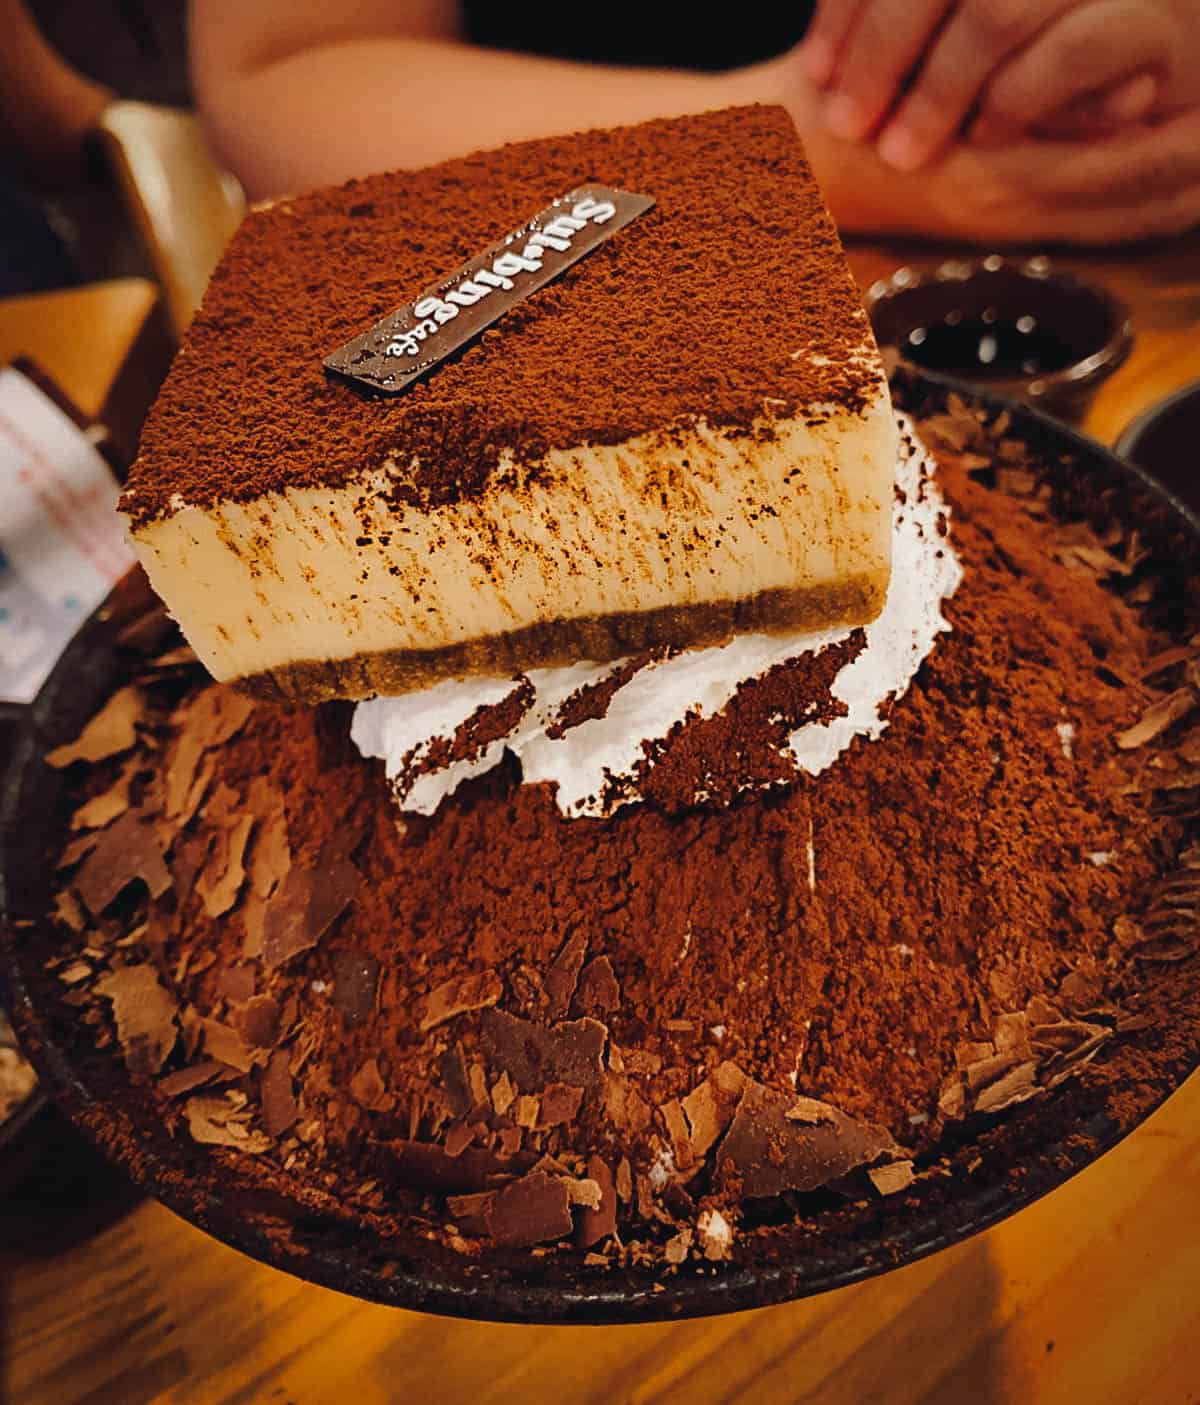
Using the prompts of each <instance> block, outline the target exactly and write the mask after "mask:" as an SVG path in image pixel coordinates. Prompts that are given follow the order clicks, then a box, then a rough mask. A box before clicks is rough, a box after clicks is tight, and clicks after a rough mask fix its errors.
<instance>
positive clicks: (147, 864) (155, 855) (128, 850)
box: [74, 810, 171, 916]
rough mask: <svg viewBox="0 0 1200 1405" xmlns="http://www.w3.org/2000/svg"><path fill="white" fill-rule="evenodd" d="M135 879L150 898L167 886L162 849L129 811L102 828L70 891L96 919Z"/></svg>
mask: <svg viewBox="0 0 1200 1405" xmlns="http://www.w3.org/2000/svg"><path fill="white" fill-rule="evenodd" d="M135 879H141V881H142V882H143V883H144V884H145V885H146V888H147V889H148V891H149V893H150V896H151V897H152V898H160V897H162V895H163V894H164V893H165V892H166V891H167V889H168V888H169V887H170V886H171V875H170V873H169V871H168V870H167V866H166V863H165V862H164V861H163V851H162V847H161V845H160V844H159V842H158V836H157V835H156V834H155V832H154V828H153V826H152V825H149V824H144V823H143V822H142V819H141V817H140V815H138V814H137V813H136V812H135V811H132V810H131V811H129V812H128V813H127V814H125V815H123V816H122V817H121V818H120V819H119V820H117V821H116V822H115V823H114V824H112V825H110V826H109V827H108V829H106V830H105V831H104V832H103V834H102V836H101V838H100V842H99V843H98V844H97V845H96V847H95V848H94V849H93V850H92V852H91V853H90V854H89V855H88V857H87V859H86V860H85V862H84V864H83V867H82V868H81V869H80V870H79V872H78V873H77V874H76V875H75V880H74V888H75V891H76V892H77V893H78V894H79V896H80V897H81V898H82V899H83V902H84V905H85V906H86V907H87V909H88V911H89V912H90V913H92V914H93V916H99V914H100V913H101V912H103V911H104V909H105V908H106V907H108V905H109V904H110V903H111V902H113V901H115V900H116V899H117V898H118V897H119V896H120V895H121V893H123V892H124V891H125V889H126V888H127V887H128V886H129V884H130V883H132V882H133V881H134V880H135Z"/></svg>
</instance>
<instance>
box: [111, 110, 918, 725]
mask: <svg viewBox="0 0 1200 1405" xmlns="http://www.w3.org/2000/svg"><path fill="white" fill-rule="evenodd" d="M596 191H600V192H601V193H602V194H601V196H600V197H597V196H596V195H595V192H596ZM606 191H607V192H610V193H612V194H613V196H614V201H613V202H609V201H608V200H607V199H606V198H605V196H604V194H603V192H606ZM621 201H626V202H629V201H632V202H633V205H632V206H630V207H629V208H630V209H633V210H634V211H635V212H634V213H632V214H630V213H628V210H626V211H625V213H624V214H621V215H619V216H617V217H614V216H613V215H612V214H610V213H609V211H616V210H617V209H618V206H619V205H620V204H621ZM622 208H624V207H622ZM539 211H540V212H542V214H541V216H540V217H538V216H537V212H539ZM606 225H611V226H612V227H611V228H609V229H605V228H604V226H606ZM585 245H586V246H587V247H586V249H584V246H585ZM556 259H557V260H559V263H560V264H561V266H562V271H561V273H558V274H557V275H556V274H555V267H556V265H555V260H556ZM547 278H549V280H550V281H547ZM489 299H490V300H491V301H490V302H489V301H488V300H489ZM397 310H399V311H398V312H397ZM268 312H269V313H270V314H271V315H264V314H266V313H268ZM499 313H503V315H497V314H499ZM391 314H396V316H395V317H392V318H391V320H390V322H388V323H384V324H383V328H382V332H381V335H382V337H383V340H382V341H379V342H378V347H377V349H378V351H379V356H377V357H376V358H375V363H377V364H384V365H386V364H389V363H387V361H386V358H387V357H389V356H394V357H396V358H397V365H398V366H400V365H402V364H403V365H405V366H414V367H415V368H416V369H415V371H414V373H413V375H412V376H411V377H408V378H406V379H405V380H404V383H403V384H402V385H401V384H400V379H399V378H396V379H395V380H394V381H393V382H392V383H389V378H388V377H387V376H383V377H380V376H376V377H375V379H374V380H372V379H371V378H370V377H369V376H367V377H365V378H364V379H359V380H356V379H355V375H354V370H355V366H356V365H357V364H359V362H361V361H363V360H364V358H365V360H370V359H371V358H370V356H367V355H366V354H365V353H364V356H363V357H360V358H359V361H356V360H355V358H354V355H353V354H350V355H347V356H346V357H343V359H342V360H341V361H340V362H339V361H338V360H337V357H336V355H335V353H337V351H338V349H339V347H343V344H345V343H347V342H350V343H351V347H350V348H349V351H350V352H351V353H352V352H353V347H354V346H355V345H357V344H358V343H356V342H355V341H354V339H356V338H358V339H359V342H362V341H364V340H368V339H369V338H366V337H364V334H369V333H370V332H371V329H372V328H373V327H375V326H376V324H379V323H380V319H382V318H388V317H389V316H390V315H391ZM389 327H390V328H391V329H392V331H393V332H395V331H396V329H397V328H399V329H400V330H399V332H398V333H397V334H396V335H393V336H392V337H391V340H390V341H389V340H387V337H388V328H389ZM377 330H379V329H377ZM423 357H424V359H422V358H423ZM327 363H328V364H327ZM331 368H332V369H331ZM338 372H340V374H339V373H338ZM393 390H398V391H399V393H389V392H391V391H393ZM895 464H896V429H895V422H894V419H893V417H892V413H891V409H890V404H889V398H888V392H887V386H886V383H885V380H884V376H883V373H882V370H881V367H880V362H879V356H878V353H877V350H876V347H875V344H874V341H873V338H872V335H871V330H870V327H869V324H868V322H867V320H866V318H865V315H864V314H863V312H862V309H861V306H860V304H859V300H858V296H857V293H856V291H855V288H854V285H853V282H852V280H851V277H850V274H849V272H848V270H847V267H846V264H845V260H844V257H843V254H842V250H841V247H840V244H839V242H838V237H837V234H836V232H835V230H834V227H833V225H832V223H831V221H830V219H829V217H828V215H827V213H826V211H825V209H824V206H823V204H822V201H821V196H820V194H819V192H818V190H817V187H816V185H815V183H814V181H813V178H812V175H811V173H810V171H809V169H808V166H807V164H806V162H805V159H804V155H803V151H802V149H801V146H800V142H799V139H798V137H797V135H796V132H795V130H794V128H793V126H792V124H791V121H790V119H789V118H788V116H787V114H786V113H785V112H784V111H783V110H782V109H777V108H762V107H755V108H743V109H734V110H730V111H726V112H719V113H711V114H706V115H701V116H692V117H686V118H681V119H679V120H677V121H669V122H668V121H660V122H652V123H647V124H645V125H642V126H638V127H631V128H625V129H618V130H613V131H603V132H590V133H585V134H583V135H577V136H571V137H563V138H555V139H552V140H546V141H538V142H530V143H526V144H522V145H517V146H509V147H505V148H503V149H501V150H499V151H495V152H490V153H485V154H481V155H477V156H472V157H468V158H466V159H463V160H458V161H453V162H448V163H445V164H443V165H440V166H436V167H433V168H431V169H429V170H426V171H421V172H416V173H411V174H408V173H406V174H403V175H395V174H393V175H385V176H379V177H374V178H371V179H369V180H364V181H357V182H351V183H350V184H348V185H345V186H343V187H341V188H338V189H335V190H326V191H320V192H317V193H315V194H311V195H308V196H304V197H301V198H298V199H293V200H286V201H282V202H279V203H276V204H274V205H271V206H270V207H267V208H263V209H257V210H255V211H253V212H251V214H250V215H249V216H248V218H247V219H246V221H245V223H244V225H243V227H242V229H241V231H240V232H239V233H238V235H237V236H236V237H235V239H234V241H233V243H232V245H231V247H230V249H229V251H228V253H227V254H226V256H225V259H224V261H223V262H222V264H221V266H220V268H219V269H218V270H217V273H216V275H215V277H214V279H213V282H212V285H211V287H210V289H209V292H208V295H207V297H206V299H205V302H204V306H203V308H202V310H201V312H200V315H199V316H198V317H197V319H196V321H195V323H194V324H193V327H192V329H191V331H190V332H189V334H188V337H187V340H186V342H185V344H184V346H183V349H182V352H181V354H180V355H179V357H178V358H177V360H176V363H175V366H174V368H173V369H172V372H171V374H170V377H169V379H168V381H167V383H166V386H165V388H164V390H163V392H162V394H161V396H160V398H159V400H158V403H157V405H156V407H155V409H154V411H153V413H152V415H151V418H150V420H149V422H148V424H147V426H146V430H145V434H144V437H143V442H142V454H141V457H140V459H139V460H138V462H137V464H136V465H135V466H134V469H133V471H132V473H131V475H130V478H129V483H128V488H127V491H126V494H125V498H124V501H123V507H124V510H125V512H126V513H127V514H128V516H129V518H130V520H131V523H132V531H133V540H134V543H135V545H136V547H137V551H138V554H139V556H140V557H141V560H142V562H143V564H144V565H145V567H146V570H147V572H148V573H149V576H150V578H151V581H152V582H153V584H154V586H155V589H156V590H157V591H158V593H159V594H160V595H161V597H162V598H163V600H164V601H165V602H166V603H167V605H168V607H169V609H170V610H171V612H172V613H173V614H174V615H175V617H176V618H177V619H178V621H179V623H180V625H181V626H182V628H183V630H184V633H185V634H186V635H187V637H188V639H189V641H190V642H191V643H192V645H193V646H194V647H195V649H196V651H197V653H198V654H199V655H200V657H201V658H202V660H203V661H204V662H205V664H206V665H207V666H208V667H209V669H210V670H211V672H212V673H213V674H214V675H215V676H216V677H217V678H218V679H221V680H238V681H240V682H241V683H243V684H244V685H245V686H246V687H248V688H250V689H252V690H254V691H256V692H258V693H260V694H263V695H266V696H276V697H299V698H304V699H308V700H319V699H321V698H325V697H334V696H342V697H365V696H368V695H370V694H372V693H403V692H406V691H410V690H413V689H418V688H424V687H427V686H428V685H430V684H431V683H435V682H437V681H439V680H441V679H446V678H453V677H461V676H464V675H469V674H494V675H499V676H511V675H512V674H513V673H514V672H519V671H521V670H524V669H528V668H530V667H545V666H550V665H561V664H567V663H572V662H575V661H578V660H581V659H591V660H599V661H603V660H608V659H614V658H619V657H622V656H626V655H630V654H634V653H637V652H639V651H642V650H645V649H649V648H660V647H666V646H671V647H679V646H690V645H696V644H712V643H716V642H720V641H722V640H725V639H727V638H728V637H730V635H732V634H734V633H740V632H745V631H762V632H768V633H779V632H785V631H786V632H794V631H796V630H800V629H820V628H827V627H837V626H845V625H856V624H862V623H866V622H868V621H870V620H871V619H873V618H874V617H875V616H876V615H878V613H879V611H880V609H881V608H882V605H883V601H884V597H885V593H886V589H887V585H888V576H889V566H890V539H891V499H892V483H893V475H894V470H895Z"/></svg>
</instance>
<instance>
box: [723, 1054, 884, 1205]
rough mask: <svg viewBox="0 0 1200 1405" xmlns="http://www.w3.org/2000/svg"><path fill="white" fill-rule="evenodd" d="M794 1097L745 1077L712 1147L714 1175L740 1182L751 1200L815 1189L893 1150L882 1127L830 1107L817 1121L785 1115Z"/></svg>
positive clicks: (743, 1192) (792, 1103)
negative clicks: (827, 1115)
mask: <svg viewBox="0 0 1200 1405" xmlns="http://www.w3.org/2000/svg"><path fill="white" fill-rule="evenodd" d="M795 1103H796V1099H795V1097H793V1096H792V1095H790V1094H788V1093H779V1092H776V1091H775V1090H774V1089H771V1088H766V1087H764V1086H763V1085H762V1084H761V1083H756V1082H754V1081H753V1080H752V1079H748V1080H747V1082H746V1086H745V1089H744V1090H743V1092H742V1097H741V1101H740V1102H739V1103H738V1106H737V1112H736V1113H735V1114H734V1118H733V1123H732V1125H731V1126H730V1128H729V1131H728V1132H727V1133H726V1134H725V1139H724V1140H723V1141H722V1143H721V1145H720V1146H719V1147H718V1149H717V1168H718V1177H719V1179H721V1180H725V1179H729V1178H730V1177H731V1175H732V1178H733V1179H735V1180H738V1181H740V1182H741V1189H742V1194H743V1195H745V1196H748V1197H751V1198H759V1197H765V1196H772V1195H781V1194H782V1193H783V1192H784V1191H787V1190H796V1191H804V1190H816V1189H817V1188H818V1187H820V1186H824V1185H828V1184H829V1183H830V1182H831V1181H836V1180H838V1179H840V1178H841V1177H842V1176H844V1175H846V1174H847V1173H848V1172H850V1171H853V1170H854V1169H855V1168H856V1167H858V1166H863V1165H866V1164H868V1163H869V1162H872V1161H875V1160H877V1159H878V1158H879V1157H880V1156H882V1155H884V1153H886V1152H891V1153H892V1154H893V1155H895V1154H896V1153H897V1148H896V1145H895V1143H894V1142H893V1141H892V1138H891V1137H890V1135H889V1134H888V1133H887V1132H886V1131H885V1130H884V1129H883V1128H882V1127H876V1126H874V1125H873V1124H872V1123H869V1122H858V1121H856V1120H855V1119H854V1118H851V1117H847V1116H846V1115H845V1113H842V1112H839V1111H838V1110H837V1108H834V1107H830V1108H829V1112H830V1120H829V1121H828V1122H821V1123H817V1124H811V1123H804V1122H797V1121H793V1120H790V1119H789V1118H788V1115H787V1114H788V1110H789V1109H790V1108H792V1107H793V1106H794V1105H795Z"/></svg>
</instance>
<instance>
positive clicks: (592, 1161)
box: [575, 1155, 617, 1249]
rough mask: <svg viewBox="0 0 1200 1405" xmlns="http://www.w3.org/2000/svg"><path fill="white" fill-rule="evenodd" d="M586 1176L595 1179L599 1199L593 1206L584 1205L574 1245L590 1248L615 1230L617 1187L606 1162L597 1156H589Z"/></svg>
mask: <svg viewBox="0 0 1200 1405" xmlns="http://www.w3.org/2000/svg"><path fill="white" fill-rule="evenodd" d="M587 1173H588V1178H589V1179H590V1180H592V1181H595V1183H596V1186H597V1187H598V1189H599V1191H600V1201H599V1204H598V1205H596V1206H595V1207H588V1206H585V1207H584V1209H583V1212H582V1213H581V1214H580V1216H579V1223H578V1225H577V1226H576V1230H575V1247H576V1248H577V1249H590V1248H591V1247H592V1246H593V1245H594V1244H599V1243H600V1242H601V1240H603V1239H608V1238H610V1237H611V1236H612V1235H614V1234H616V1232H617V1188H616V1185H615V1183H614V1181H613V1173H612V1172H611V1171H610V1170H609V1168H608V1163H607V1162H605V1161H603V1160H601V1158H600V1157H599V1156H594V1155H593V1156H589V1157H588V1163H587Z"/></svg>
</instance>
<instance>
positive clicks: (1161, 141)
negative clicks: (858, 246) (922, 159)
mask: <svg viewBox="0 0 1200 1405" xmlns="http://www.w3.org/2000/svg"><path fill="white" fill-rule="evenodd" d="M737 100H738V101H750V100H753V101H757V102H780V103H783V104H784V105H785V106H786V107H787V108H788V109H789V111H790V112H791V114H792V117H793V119H794V121H795V122H796V125H797V127H798V128H799V130H800V132H801V133H802V134H803V137H804V145H805V148H806V150H807V152H808V158H809V160H810V162H811V163H812V167H813V170H814V172H815V174H816V176H817V180H818V181H819V183H820V185H821V189H822V191H823V193H824V195H825V199H826V202H827V203H828V205H829V208H830V210H831V211H832V212H833V215H834V218H835V219H836V220H837V222H838V224H839V226H840V227H841V228H842V229H843V230H845V231H853V232H855V233H867V234H876V235H878V234H899V235H916V236H919V237H924V238H935V239H948V240H954V241H959V240H965V241H969V242H971V243H977V244H990V245H993V246H995V245H1003V244H1037V245H1046V244H1057V243H1062V244H1094V245H1104V244H1120V243H1129V242H1132V241H1135V240H1141V239H1154V238H1166V237H1169V236H1171V235H1176V234H1181V233H1183V232H1185V231H1186V230H1189V229H1192V228H1193V227H1195V226H1197V225H1200V104H1197V105H1196V106H1194V107H1192V108H1190V109H1188V110H1187V111H1185V112H1182V113H1180V114H1178V115H1176V116H1173V117H1168V118H1163V119H1161V120H1159V121H1157V122H1156V123H1154V124H1153V125H1149V124H1133V125H1129V126H1126V127H1124V128H1123V129H1122V130H1120V131H1119V132H1115V133H1110V134H1107V135H1104V136H1097V137H1095V138H1094V139H1093V140H1091V141H1087V142H1079V141H1076V140H1070V141H1067V140H1058V139H1054V138H1050V137H1046V136H1042V137H1038V138H1036V139H1035V138H1025V137H1023V138H1020V139H1017V140H1014V141H1010V142H1007V143H1005V144H1004V145H1003V146H981V145H977V144H974V143H970V142H963V141H959V142H954V143H953V144H952V145H950V146H949V147H948V148H947V149H946V150H945V151H943V152H942V153H941V154H940V155H939V156H938V157H937V159H936V160H934V161H933V162H932V163H931V164H929V165H928V166H926V167H924V168H923V169H922V170H920V171H916V172H908V171H898V170H896V169H895V168H893V167H891V166H888V165H886V164H885V163H884V162H883V160H882V159H881V158H880V155H879V153H878V151H876V150H875V149H874V148H873V147H871V146H869V145H865V144H862V143H851V142H846V141H841V140H839V139H838V138H836V137H834V136H832V135H831V134H830V133H829V132H828V131H827V130H826V129H825V128H824V127H823V126H822V124H821V121H820V112H821V105H822V102H823V97H822V94H821V93H820V92H819V91H818V90H817V89H816V88H815V86H814V85H813V84H812V82H811V81H810V80H809V79H808V78H807V77H806V76H805V74H804V73H803V71H802V70H801V68H800V65H799V58H798V54H797V52H796V51H795V50H792V51H791V52H790V53H789V54H787V55H784V56H783V57H782V58H781V59H775V60H770V61H769V62H768V64H767V65H764V67H763V68H762V69H761V70H760V71H759V72H758V74H757V75H756V85H755V86H754V87H752V88H750V89H748V90H746V91H743V92H742V93H741V94H740V96H738V97H737Z"/></svg>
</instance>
